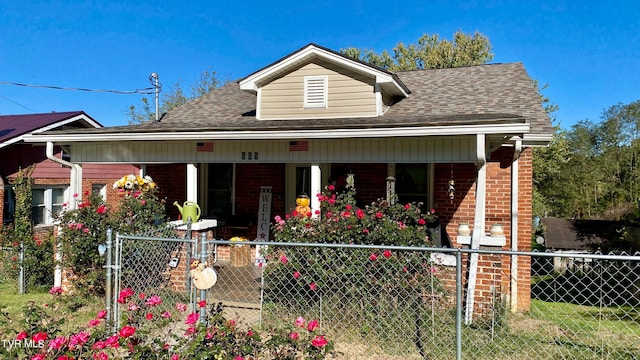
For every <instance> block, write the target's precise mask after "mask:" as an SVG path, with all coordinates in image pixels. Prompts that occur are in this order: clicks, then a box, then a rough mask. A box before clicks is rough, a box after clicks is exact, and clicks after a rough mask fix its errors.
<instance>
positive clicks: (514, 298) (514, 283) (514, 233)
mask: <svg viewBox="0 0 640 360" xmlns="http://www.w3.org/2000/svg"><path fill="white" fill-rule="evenodd" d="M521 151H522V140H516V143H515V149H514V153H513V162H512V163H511V251H518V219H519V216H518V203H519V201H520V197H519V196H518V191H519V180H520V174H519V170H520V160H519V159H520V152H521ZM510 283H511V286H510V287H511V296H510V300H511V312H516V311H517V310H518V255H511V281H510Z"/></svg>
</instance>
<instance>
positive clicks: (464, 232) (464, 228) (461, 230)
mask: <svg viewBox="0 0 640 360" xmlns="http://www.w3.org/2000/svg"><path fill="white" fill-rule="evenodd" d="M458 235H460V236H469V235H471V229H470V228H469V224H468V223H466V222H463V223H460V224H459V225H458Z"/></svg>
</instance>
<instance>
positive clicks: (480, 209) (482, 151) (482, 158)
mask: <svg viewBox="0 0 640 360" xmlns="http://www.w3.org/2000/svg"><path fill="white" fill-rule="evenodd" d="M485 144H486V140H485V135H484V134H477V135H476V165H477V166H478V177H477V179H476V210H475V216H474V220H473V232H472V234H471V246H470V248H471V249H474V250H477V249H480V240H481V238H482V236H484V223H485V213H486V206H487V205H486V198H487V155H486V151H487V150H486V145H485ZM478 255H479V254H478V253H477V252H473V253H471V254H470V256H469V266H468V273H469V277H468V279H467V299H466V300H467V301H466V308H465V313H464V322H465V324H466V325H469V324H471V322H472V320H473V306H474V301H475V290H476V276H477V273H478Z"/></svg>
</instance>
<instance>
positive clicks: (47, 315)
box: [0, 283, 104, 336]
mask: <svg viewBox="0 0 640 360" xmlns="http://www.w3.org/2000/svg"><path fill="white" fill-rule="evenodd" d="M30 306H32V307H37V308H41V309H42V310H43V311H44V312H43V314H44V316H42V318H41V319H40V321H43V322H46V321H50V320H52V319H54V320H60V319H64V322H63V324H62V325H61V328H60V330H61V331H62V333H71V332H73V331H74V330H76V329H79V328H81V327H84V326H85V325H87V324H88V323H89V321H90V320H91V319H93V318H94V317H95V315H96V313H97V312H98V311H100V310H101V309H104V300H103V299H101V298H82V297H78V296H76V297H72V296H64V295H62V296H60V297H54V296H53V295H51V294H49V293H48V292H33V293H27V294H18V291H17V289H16V288H15V285H13V284H6V283H0V311H1V312H2V314H1V315H0V335H6V336H11V335H15V334H16V333H17V332H19V331H22V330H23V329H24V328H25V326H26V325H25V323H24V322H25V316H24V309H25V308H27V307H30Z"/></svg>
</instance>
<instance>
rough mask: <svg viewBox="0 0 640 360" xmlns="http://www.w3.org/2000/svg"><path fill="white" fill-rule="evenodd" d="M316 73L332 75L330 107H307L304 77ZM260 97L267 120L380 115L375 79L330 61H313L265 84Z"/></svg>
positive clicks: (261, 112)
mask: <svg viewBox="0 0 640 360" xmlns="http://www.w3.org/2000/svg"><path fill="white" fill-rule="evenodd" d="M315 75H326V76H328V94H327V99H328V101H327V108H323V109H316V108H314V109H305V108H304V98H303V96H304V77H305V76H315ZM260 96H261V99H260V101H261V104H260V118H261V119H263V120H267V119H301V118H329V117H352V116H375V115H376V97H375V92H374V79H367V78H365V77H363V76H361V75H359V74H356V73H353V72H348V71H345V70H344V69H341V68H338V67H336V66H335V65H333V64H330V63H326V62H317V63H309V64H307V65H305V66H303V67H301V68H300V69H298V70H296V71H293V72H291V73H289V74H287V75H286V76H284V77H281V78H278V79H276V80H274V81H272V82H270V83H269V84H265V85H264V86H263V87H262V91H261V94H260Z"/></svg>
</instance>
